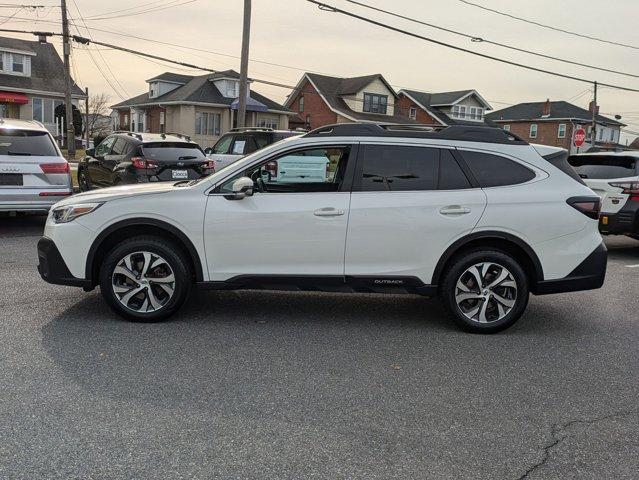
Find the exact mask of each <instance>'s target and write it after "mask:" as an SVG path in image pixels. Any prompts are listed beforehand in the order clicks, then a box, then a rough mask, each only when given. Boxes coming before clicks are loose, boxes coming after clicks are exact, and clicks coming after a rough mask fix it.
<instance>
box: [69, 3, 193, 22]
mask: <svg viewBox="0 0 639 480" xmlns="http://www.w3.org/2000/svg"><path fill="white" fill-rule="evenodd" d="M193 2H197V0H186V1H184V2H182V3H174V4H173V5H166V6H163V7H159V8H150V9H148V10H143V11H140V12H130V13H126V14H123V15H112V16H110V17H99V18H96V17H91V18H87V20H89V21H92V22H93V21H99V20H109V19H112V18H122V17H132V16H135V15H144V14H146V13H149V12H159V11H160V10H166V9H167V8H173V7H179V6H181V5H186V4H187V3H193ZM73 20H75V19H73Z"/></svg>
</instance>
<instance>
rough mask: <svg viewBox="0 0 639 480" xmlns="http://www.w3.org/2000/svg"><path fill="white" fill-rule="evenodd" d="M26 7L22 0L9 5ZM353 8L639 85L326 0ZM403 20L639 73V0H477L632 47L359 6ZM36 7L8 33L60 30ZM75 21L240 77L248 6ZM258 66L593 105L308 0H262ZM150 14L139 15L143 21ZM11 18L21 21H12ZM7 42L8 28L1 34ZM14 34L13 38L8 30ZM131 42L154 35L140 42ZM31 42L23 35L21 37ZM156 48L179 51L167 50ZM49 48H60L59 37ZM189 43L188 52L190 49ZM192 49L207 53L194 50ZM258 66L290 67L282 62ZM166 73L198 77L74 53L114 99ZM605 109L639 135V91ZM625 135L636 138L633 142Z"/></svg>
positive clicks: (150, 10)
mask: <svg viewBox="0 0 639 480" xmlns="http://www.w3.org/2000/svg"><path fill="white" fill-rule="evenodd" d="M10 1H11V2H12V3H19V2H20V0H10ZM324 1H325V2H326V3H329V4H332V5H334V6H336V7H339V8H342V9H344V10H349V11H353V12H356V13H358V14H361V15H364V16H367V17H370V18H373V19H376V20H378V21H382V22H383V23H385V24H388V25H393V26H396V27H400V28H404V29H407V30H410V31H413V32H416V33H419V34H421V35H424V36H428V37H431V38H434V39H437V40H440V41H443V42H447V43H452V44H454V45H458V46H461V47H464V48H468V49H472V50H475V51H478V52H481V53H485V54H489V55H495V56H500V57H503V58H506V59H509V60H513V61H517V62H520V63H526V64H530V65H532V66H535V67H539V68H543V69H547V70H554V71H557V72H561V73H565V74H569V75H574V76H579V77H583V78H587V79H590V80H597V81H599V82H604V83H611V84H617V85H623V86H627V87H631V88H637V89H639V78H633V77H628V76H622V75H618V74H612V73H607V72H601V71H597V70H592V69H589V68H585V67H578V66H574V65H568V64H564V63H561V62H556V61H551V60H547V59H542V58H538V57H535V56H531V55H527V54H524V53H517V52H513V51H510V50H506V49H503V48H500V47H497V46H492V45H487V44H485V43H476V42H471V41H470V40H469V39H466V38H462V37H459V36H457V35H453V34H450V33H447V32H442V31H440V30H436V29H433V28H431V27H427V26H423V25H418V24H415V23H412V22H409V21H407V20H402V19H397V18H392V17H389V16H387V15H384V14H382V13H377V12H372V11H370V10H367V9H363V8H362V7H359V6H356V5H353V4H350V3H348V2H347V1H345V0H324ZM360 1H361V2H363V3H368V4H370V5H374V6H377V7H380V8H384V9H386V10H392V11H394V12H396V13H399V14H402V15H404V16H407V17H410V18H414V19H418V20H422V21H426V22H429V23H433V24H436V25H440V26H442V27H446V28H451V29H455V30H458V31H463V32H465V33H468V34H470V35H473V36H476V37H482V38H485V39H488V40H492V41H496V42H500V43H506V44H510V45H514V46H517V47H519V48H524V49H528V50H534V51H537V52H541V53H544V54H548V55H553V56H557V57H562V58H566V59H570V60H574V61H579V62H584V63H590V64H593V65H597V66H601V67H605V68H609V69H614V70H619V71H623V72H627V73H631V74H635V75H638V76H639V61H638V60H639V33H638V32H637V21H636V19H637V18H639V2H637V1H636V0H612V1H609V2H601V1H595V0H561V1H558V0H536V1H535V2H524V1H512V0H473V1H474V2H475V3H479V4H481V5H484V6H486V7H489V8H493V9H497V10H501V11H504V12H508V13H511V14H513V15H517V16H520V17H525V18H527V19H531V20H535V21H538V22H541V23H545V24H550V25H553V26H557V27H559V28H562V29H566V30H571V31H575V32H580V33H584V34H587V35H592V36H597V37H600V38H604V39H607V40H611V41H615V42H620V43H626V44H631V45H635V46H637V48H628V47H621V46H616V45H610V44H607V43H601V42H597V41H593V40H589V39H585V38H579V37H576V36H572V35H567V34H565V33H561V32H556V31H551V30H548V29H544V28H541V27H538V26H535V25H530V24H527V23H522V22H520V21H517V20H514V19H511V18H507V17H504V16H500V15H497V14H495V13H492V12H488V11H484V10H481V9H479V8H477V7H473V6H470V5H467V4H464V3H463V2H461V1H460V0H393V1H390V0H360ZM29 3H30V4H38V5H45V8H44V9H38V10H35V11H32V10H28V9H18V8H1V9H0V23H2V22H4V23H2V25H0V28H16V29H28V30H32V29H36V30H48V31H60V24H59V22H60V9H59V4H57V5H56V2H54V1H53V0H33V1H32V2H29ZM67 3H68V9H69V11H70V16H71V18H72V20H71V23H72V24H73V27H72V33H77V32H78V31H79V32H80V34H81V35H83V36H89V33H87V28H86V27H85V25H86V26H88V28H89V29H90V35H91V36H92V37H93V38H94V39H95V40H99V41H103V42H108V43H113V44H116V45H120V46H124V47H127V48H131V49H136V50H140V51H144V52H147V53H152V54H155V55H160V56H163V57H167V58H171V59H175V60H179V61H183V62H188V63H192V64H196V65H198V66H204V67H207V68H212V69H216V70H226V69H229V68H233V69H235V70H238V71H239V54H240V46H241V37H242V12H243V3H244V2H243V1H242V0H156V1H151V0H138V1H131V0H110V1H109V2H104V1H103V0H67ZM252 3H253V8H252V24H251V49H250V57H251V59H252V61H251V63H250V66H249V76H250V77H253V78H261V79H265V80H270V81H275V82H280V83H284V84H288V85H295V84H296V83H297V81H298V80H299V79H300V78H301V76H302V73H303V70H307V71H314V72H318V73H324V74H330V75H335V76H358V75H368V74H372V73H381V74H383V75H384V77H385V78H386V79H387V80H388V81H389V83H391V84H392V85H393V87H394V88H395V89H396V90H399V89H400V88H402V87H404V88H410V89H415V90H422V91H426V92H437V91H450V90H463V89H475V90H477V91H478V92H479V93H480V94H481V95H482V96H483V97H484V98H485V99H487V100H488V101H489V103H491V105H492V106H493V109H494V110H498V109H500V108H504V107H505V106H507V105H508V104H514V103H519V102H533V101H544V100H546V99H547V98H549V99H551V100H571V101H572V103H574V104H576V105H579V106H581V107H587V104H588V102H589V101H590V100H591V98H592V93H591V92H590V91H588V89H589V88H591V87H590V86H589V84H585V83H579V82H576V81H573V80H567V79H562V78H557V77H552V76H548V75H545V74H542V73H537V72H532V71H527V70H523V69H520V68H517V67H514V66H508V65H504V64H500V63H497V62H494V61H491V60H487V59H482V58H479V57H475V56H472V55H469V54H466V53H463V52H457V51H454V50H451V49H447V48H444V47H441V46H437V45H433V44H430V43H427V42H424V41H423V40H419V39H415V38H410V37H407V36H405V35H401V34H399V33H396V32H392V31H388V30H384V29H382V28H380V27H377V26H374V25H369V24H366V23H362V22H361V21H359V20H356V19H352V18H348V17H345V16H343V15H340V14H338V13H333V12H326V11H321V10H319V9H318V8H317V6H315V5H313V4H311V3H309V2H307V1H306V0H253V2H252ZM138 13H142V14H138ZM11 15H13V17H12V18H8V17H9V16H11ZM0 34H2V35H8V34H6V33H0ZM11 35H14V34H11ZM131 35H134V36H138V37H144V38H146V39H149V40H151V41H148V40H141V39H136V38H132V37H131ZM15 36H18V37H22V38H30V39H32V38H33V37H32V36H24V35H20V34H15ZM157 41H161V42H168V43H173V44H176V45H181V46H182V47H175V46H168V45H163V44H160V43H157ZM51 42H53V43H55V44H57V46H58V47H59V43H60V40H59V39H55V38H54V39H52V40H51ZM184 47H186V48H184ZM193 48H195V49H198V50H193ZM260 62H270V63H277V64H281V65H285V66H287V67H294V68H287V67H283V66H274V65H268V64H265V63H260ZM164 71H173V72H178V73H188V74H201V73H204V72H202V71H198V70H191V69H185V68H184V67H178V66H171V65H168V64H163V63H162V62H157V61H155V60H153V61H151V60H147V59H143V58H140V57H137V56H135V55H131V54H128V53H124V52H120V51H115V50H110V49H105V48H104V47H96V46H89V47H82V48H74V50H73V72H72V73H73V75H74V77H75V79H76V81H77V83H79V84H80V85H81V86H82V87H85V86H86V87H88V88H89V90H90V92H91V93H106V94H108V95H109V96H110V100H111V101H112V103H117V102H118V101H120V100H121V99H123V98H128V97H131V96H134V95H138V94H140V93H143V92H144V91H145V90H146V89H147V85H146V83H145V80H146V79H148V78H151V77H153V76H155V75H157V74H159V73H161V72H164ZM253 88H254V89H255V90H257V91H259V92H260V93H262V94H264V95H267V96H269V97H271V98H273V99H274V100H277V101H280V102H283V101H284V100H285V98H286V95H287V94H288V93H290V90H287V89H284V88H280V87H273V86H266V85H258V84H253ZM598 99H599V102H598V103H599V105H600V111H601V112H602V113H604V114H608V115H610V116H612V115H615V114H619V115H621V116H622V121H623V122H624V123H628V127H627V128H628V129H629V130H633V131H638V132H639V93H632V92H623V91H618V90H613V89H609V88H600V89H599V92H598ZM623 138H630V139H632V138H634V135H626V136H625V137H622V139H623Z"/></svg>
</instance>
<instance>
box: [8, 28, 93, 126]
mask: <svg viewBox="0 0 639 480" xmlns="http://www.w3.org/2000/svg"><path fill="white" fill-rule="evenodd" d="M64 91H65V78H64V64H63V63H62V59H61V58H60V55H58V52H57V51H56V49H55V47H54V46H53V45H52V44H50V43H48V42H47V41H46V37H41V39H40V40H39V41H29V40H21V39H18V38H10V37H0V118H18V119H22V120H37V121H38V122H40V123H42V124H43V125H44V126H45V127H46V128H47V129H48V130H49V131H50V132H51V133H52V134H54V135H56V134H57V132H56V128H57V125H56V117H59V115H56V113H57V112H60V107H61V106H62V105H64ZM71 92H72V93H71V101H72V103H73V105H74V106H75V107H77V106H78V102H79V101H80V100H84V99H85V98H86V95H85V93H84V91H83V90H82V89H81V88H80V87H78V86H77V85H76V84H75V82H73V84H72V90H71ZM58 122H59V120H58Z"/></svg>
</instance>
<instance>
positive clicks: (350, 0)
mask: <svg viewBox="0 0 639 480" xmlns="http://www.w3.org/2000/svg"><path fill="white" fill-rule="evenodd" d="M344 1H345V2H348V3H352V4H354V5H359V6H361V7H364V8H368V9H369V10H375V11H377V12H381V13H385V14H387V15H391V16H393V17H397V18H401V19H403V20H408V21H409V22H413V23H418V24H420V25H426V26H427V27H431V28H436V29H437V30H442V31H444V32H448V33H453V34H455V35H460V36H462V37H465V38H469V39H470V40H471V42H477V43H487V44H490V45H495V46H498V47H502V48H507V49H509V50H514V51H516V52H520V53H527V54H529V55H535V56H537V57H541V58H547V59H549V60H555V61H557V62H563V63H568V64H571V65H578V66H580V67H586V68H591V69H593V70H601V71H602V72H608V73H615V74H617V75H625V76H627V77H633V78H639V75H635V74H633V73H627V72H621V71H619V70H612V69H610V68H605V67H599V66H596V65H590V64H588V63H583V62H578V61H575V60H568V59H566V58H560V57H555V56H553V55H548V54H545V53H540V52H535V51H532V50H526V49H524V48H519V47H515V46H513V45H507V44H505V43H499V42H495V41H492V40H488V39H486V38H482V37H479V36H476V35H470V34H467V33H464V32H459V31H457V30H452V29H450V28H446V27H441V26H439V25H435V24H433V23H428V22H424V21H422V20H417V19H415V18H411V17H407V16H405V15H401V14H399V13H395V12H391V11H389V10H384V9H382V8H377V7H374V6H372V5H367V4H365V3H362V2H358V1H356V0H344Z"/></svg>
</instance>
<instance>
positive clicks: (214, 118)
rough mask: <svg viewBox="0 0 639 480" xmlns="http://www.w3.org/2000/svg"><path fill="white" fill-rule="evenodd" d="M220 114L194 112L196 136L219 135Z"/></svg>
mask: <svg viewBox="0 0 639 480" xmlns="http://www.w3.org/2000/svg"><path fill="white" fill-rule="evenodd" d="M220 118H221V117H220V114H219V113H208V112H195V134H196V135H219V134H220Z"/></svg>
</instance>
